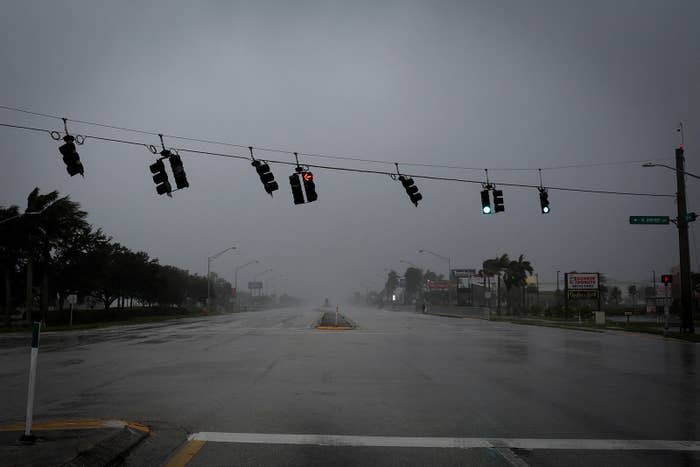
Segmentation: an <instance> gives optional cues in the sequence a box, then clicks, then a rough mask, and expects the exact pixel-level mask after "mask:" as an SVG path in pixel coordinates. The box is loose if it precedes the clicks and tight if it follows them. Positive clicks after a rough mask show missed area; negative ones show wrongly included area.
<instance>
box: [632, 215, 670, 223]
mask: <svg viewBox="0 0 700 467" xmlns="http://www.w3.org/2000/svg"><path fill="white" fill-rule="evenodd" d="M669 222H670V218H669V217H668V216H630V224H668V223H669Z"/></svg>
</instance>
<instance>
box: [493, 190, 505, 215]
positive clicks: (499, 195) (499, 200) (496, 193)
mask: <svg viewBox="0 0 700 467" xmlns="http://www.w3.org/2000/svg"><path fill="white" fill-rule="evenodd" d="M505 210H506V208H505V207H504V206H503V192H502V191H501V190H493V211H494V212H503V211H505Z"/></svg>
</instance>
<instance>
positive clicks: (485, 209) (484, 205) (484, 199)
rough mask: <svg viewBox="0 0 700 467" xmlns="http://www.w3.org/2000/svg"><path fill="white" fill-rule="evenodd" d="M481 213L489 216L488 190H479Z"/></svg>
mask: <svg viewBox="0 0 700 467" xmlns="http://www.w3.org/2000/svg"><path fill="white" fill-rule="evenodd" d="M481 212H482V214H491V213H492V211H491V199H490V198H489V190H481Z"/></svg>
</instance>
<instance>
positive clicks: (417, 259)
mask: <svg viewBox="0 0 700 467" xmlns="http://www.w3.org/2000/svg"><path fill="white" fill-rule="evenodd" d="M0 31H2V34H3V40H2V45H0V62H1V63H2V66H1V67H0V77H1V79H0V83H1V85H2V87H1V88H0V104H2V105H7V106H15V107H22V108H27V109H31V110H36V111H39V112H47V113H51V114H59V115H65V116H67V117H69V118H71V117H72V118H75V119H83V120H90V121H99V122H106V123H112V124H117V125H122V126H128V127H132V128H139V129H145V130H150V131H157V132H165V133H171V134H178V135H185V136H193V137H197V138H207V139H215V140H224V141H230V142H234V143H239V144H244V145H248V144H251V145H257V146H268V147H279V148H285V149H290V150H296V151H300V152H316V153H326V154H339V155H353V156H358V157H361V158H368V159H377V160H382V161H388V162H394V161H399V162H422V163H436V164H447V165H461V166H468V167H488V168H491V169H492V170H491V171H490V175H491V178H492V181H495V182H496V183H498V182H499V181H501V182H506V181H507V182H522V183H531V184H536V183H538V178H537V172H535V171H497V170H495V169H498V168H524V167H526V168H538V167H543V168H546V167H550V166H559V165H568V164H577V163H595V162H615V161H628V160H642V159H658V158H672V156H673V147H674V145H676V144H678V142H679V138H678V134H677V133H676V131H675V129H676V127H677V125H678V122H679V121H681V120H682V121H684V122H685V123H686V128H687V131H686V146H687V152H686V154H687V169H688V170H689V171H691V172H699V171H700V163H698V161H697V157H698V150H697V148H698V146H700V140H699V138H698V129H699V128H700V110H699V106H698V104H699V103H700V33H699V32H698V31H700V3H699V2H697V1H692V0H688V1H660V0H659V1H639V0H635V1H623V0H615V1H578V2H574V1H530V2H521V1H510V2H505V1H493V0H488V1H473V2H466V1H464V2H440V1H431V2H408V1H397V2H369V1H368V2H364V1H362V2H360V1H357V2H341V1H335V2H332V1H319V2H281V1H280V2H265V1H256V2H248V3H243V2H226V1H218V2H214V1H211V2H184V1H183V2H173V1H168V2H148V3H146V2H93V1H66V2H49V1H45V2H38V1H15V2H10V1H8V2H4V3H3V14H2V16H1V17H0ZM0 121H2V122H6V123H25V124H32V125H37V126H42V127H51V128H55V129H59V127H60V124H59V122H57V121H53V120H47V119H43V118H38V117H32V116H27V115H22V114H16V113H12V112H8V111H2V110H0ZM71 129H73V130H74V131H76V132H82V133H90V134H96V135H103V136H111V137H112V136H116V137H126V138H129V139H135V140H139V141H144V142H148V143H156V142H157V139H156V138H153V137H149V136H142V135H134V134H127V133H120V132H115V131H112V130H106V129H99V128H90V127H85V126H81V125H73V126H72V128H71ZM168 143H169V145H172V146H179V147H192V148H198V149H209V150H215V151H222V152H226V151H229V152H232V153H236V154H241V153H243V152H242V151H241V150H235V149H233V148H225V147H220V146H207V145H202V144H198V143H187V142H182V141H174V140H173V141H168ZM57 146H58V145H57V144H56V143H55V142H53V141H52V140H51V139H50V138H48V136H44V135H40V134H34V133H25V132H20V131H16V130H9V129H0V164H2V167H3V170H2V175H1V179H0V203H1V204H3V205H7V204H20V205H23V204H24V202H25V199H26V196H27V194H28V193H29V191H30V190H31V189H32V188H33V187H34V186H39V187H41V188H42V189H43V190H46V191H50V190H53V189H57V190H59V191H60V192H61V193H65V194H69V195H70V196H71V197H72V198H73V199H74V200H76V201H79V202H80V203H81V204H82V205H83V206H84V208H85V209H86V210H88V211H89V213H90V220H91V222H92V223H94V224H95V225H96V226H99V227H102V228H103V229H104V230H105V231H106V232H108V233H110V234H111V235H113V236H114V238H115V239H116V240H117V241H119V242H122V243H124V244H125V245H127V246H129V247H131V248H132V249H136V250H145V251H148V252H149V253H150V254H151V255H152V256H155V257H158V258H160V260H161V262H163V263H166V264H173V265H177V266H179V267H183V268H186V269H190V270H191V271H194V272H200V273H203V272H205V271H206V257H207V255H209V254H212V253H215V252H216V251H218V250H221V249H223V248H226V247H228V246H230V245H231V244H235V245H238V247H239V250H238V251H237V252H235V253H234V254H231V255H228V256H225V257H222V258H220V259H219V260H217V261H216V263H215V267H214V270H216V271H219V272H220V273H222V274H223V275H224V276H226V277H227V278H229V279H231V280H232V279H233V271H234V268H235V266H236V265H238V264H242V263H243V262H245V261H248V260H251V259H259V260H260V262H261V265H260V267H259V268H257V269H256V268H254V267H251V268H248V269H246V273H245V274H241V277H240V280H241V283H245V282H246V281H247V280H249V279H250V276H251V275H252V274H253V273H254V272H257V271H260V270H262V269H264V268H266V267H272V268H274V269H275V271H276V274H283V275H285V276H286V277H287V278H288V279H287V287H288V289H289V290H290V291H296V293H297V294H300V293H305V294H314V295H319V296H324V295H331V296H333V295H335V296H338V297H339V296H340V294H341V293H344V292H346V291H350V290H354V289H364V288H365V287H367V286H378V285H379V284H380V283H381V282H382V277H381V275H382V274H383V268H385V267H392V268H398V267H404V266H405V265H403V264H400V263H399V261H400V260H402V259H403V260H408V261H412V262H414V263H417V264H419V265H421V266H424V267H430V268H431V269H436V270H439V271H446V269H447V267H446V265H445V264H444V263H442V262H441V261H440V260H438V259H436V258H433V257H430V256H425V255H420V254H418V250H419V249H421V248H423V249H429V250H433V251H436V252H438V253H441V254H443V255H449V256H451V257H452V263H453V266H454V267H464V268H470V267H473V268H478V267H479V265H480V264H481V262H482V261H483V260H484V259H485V258H487V257H492V256H494V255H496V254H500V253H504V252H505V253H509V254H511V255H513V256H517V255H518V254H520V253H524V254H525V255H526V256H527V257H528V258H529V259H530V260H531V261H532V262H533V264H534V266H535V268H536V270H537V272H538V273H539V276H540V280H541V281H542V282H553V281H554V278H555V273H556V270H561V271H565V270H574V269H575V270H579V271H582V270H590V271H601V272H604V273H606V274H607V275H609V276H610V277H612V278H615V279H619V280H634V281H642V280H650V278H651V272H650V271H651V270H652V269H656V270H657V272H660V271H665V270H668V269H669V268H670V267H671V266H672V265H675V264H677V263H678V255H677V235H676V232H675V230H674V228H673V227H672V226H656V227H653V226H630V225H628V224H627V218H628V216H630V215H639V214H642V215H644V214H651V215H657V214H658V215H662V214H665V215H674V211H675V203H674V201H673V199H672V198H661V199H653V198H636V197H619V196H603V195H594V194H580V193H567V192H560V191H552V192H551V193H550V201H551V204H552V212H551V214H549V215H547V216H543V215H541V214H540V213H539V204H538V198H537V191H536V190H534V189H516V188H504V197H505V205H506V212H505V213H503V214H499V215H496V216H491V217H485V216H483V215H481V214H480V203H479V190H480V187H479V186H478V185H468V184H461V183H443V182H434V181H420V180H417V183H418V185H419V187H420V190H421V192H422V194H423V196H424V199H423V202H422V203H421V205H420V207H419V208H415V207H414V206H413V205H412V204H411V203H410V202H409V200H408V199H407V197H406V195H405V193H404V191H403V188H402V187H401V185H400V184H399V183H398V182H395V181H392V180H391V179H390V178H389V177H387V176H381V175H358V174H347V173H341V172H330V171H324V170H316V179H317V183H316V184H317V190H318V193H319V196H320V199H319V201H318V202H316V203H313V204H311V205H307V206H293V205H292V202H291V195H290V193H289V187H288V182H287V176H288V175H289V173H290V172H291V169H290V167H288V166H280V165H273V166H272V169H273V172H274V174H275V175H276V177H277V179H278V181H279V183H280V185H281V190H280V191H278V192H277V193H276V194H275V197H274V199H270V198H269V196H267V195H266V194H265V193H264V191H263V190H262V187H261V184H260V182H259V180H258V178H257V176H256V174H255V172H254V170H253V168H252V167H250V164H249V163H246V162H244V161H235V160H228V159H223V158H204V157H197V156H194V155H191V154H184V153H183V160H184V162H185V169H186V170H187V174H188V177H189V180H190V184H191V187H190V189H189V190H187V191H183V192H178V193H176V194H175V196H174V198H173V199H167V198H165V197H158V196H157V195H156V194H155V193H154V187H153V184H152V182H151V180H150V174H149V172H148V164H149V163H150V162H151V161H152V159H153V157H152V156H151V155H150V154H149V153H148V152H147V151H145V150H143V149H140V148H138V147H130V146H123V145H115V144H109V143H101V142H98V141H89V142H88V143H87V144H86V145H85V146H82V147H81V148H80V153H81V158H82V160H83V163H84V165H85V168H86V178H85V179H84V180H83V179H80V178H79V177H78V178H72V179H71V178H70V177H68V175H67V174H66V172H65V169H64V166H63V163H62V161H61V159H60V155H59V153H58V151H57V149H56V148H57ZM258 155H259V156H260V157H265V155H264V154H258ZM267 157H271V158H284V157H289V156H286V155H280V154H274V155H268V156H267ZM302 162H308V163H312V162H316V163H328V164H332V165H342V166H350V167H358V168H371V169H379V170H384V169H386V168H390V167H388V166H383V165H376V164H369V163H363V162H352V161H329V160H320V159H316V160H312V159H305V160H303V161H302ZM669 162H671V161H670V159H669ZM405 170H406V171H407V172H411V173H421V174H426V175H444V176H450V177H462V178H470V179H482V178H483V172H480V171H465V170H447V169H430V168H422V167H406V168H405ZM543 176H544V183H545V185H555V186H571V187H582V188H596V189H617V190H623V191H647V192H658V193H669V194H671V193H674V191H675V183H674V175H673V173H672V172H671V171H668V170H665V169H661V168H653V169H651V168H642V167H640V164H630V165H624V166H614V167H593V168H580V169H567V170H563V169H562V170H545V171H544V172H543ZM698 187H699V185H698V183H697V180H694V179H690V180H689V190H688V198H689V207H690V209H691V210H692V209H695V210H697V211H700V205H698V201H700V196H699V195H700V189H699V188H698ZM695 228H696V226H695V225H693V228H692V229H691V252H692V253H693V258H692V262H693V264H694V265H695V264H696V260H698V259H699V258H698V253H697V250H696V249H695V248H694V246H693V242H694V241H693V238H694V236H700V234H696V235H694V234H693V230H695ZM271 277H274V275H271ZM277 280H278V281H279V282H280V283H281V282H282V281H281V280H280V279H279V278H278V279H277ZM334 298H335V297H334Z"/></svg>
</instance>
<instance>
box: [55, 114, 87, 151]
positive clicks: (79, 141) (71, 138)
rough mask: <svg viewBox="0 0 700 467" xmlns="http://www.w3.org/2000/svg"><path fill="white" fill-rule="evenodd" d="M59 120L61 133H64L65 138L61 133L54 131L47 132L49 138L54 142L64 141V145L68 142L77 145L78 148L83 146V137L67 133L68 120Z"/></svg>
mask: <svg viewBox="0 0 700 467" xmlns="http://www.w3.org/2000/svg"><path fill="white" fill-rule="evenodd" d="M61 120H63V131H64V134H65V136H61V132H59V131H56V130H53V131H50V132H49V135H50V136H51V139H52V140H54V141H60V140H63V141H65V142H66V143H68V142H69V141H70V142H71V143H72V142H75V144H78V145H80V146H82V145H83V144H85V136H83V135H78V134H76V135H75V136H73V135H71V134H70V133H69V132H68V119H67V118H62V119H61Z"/></svg>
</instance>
